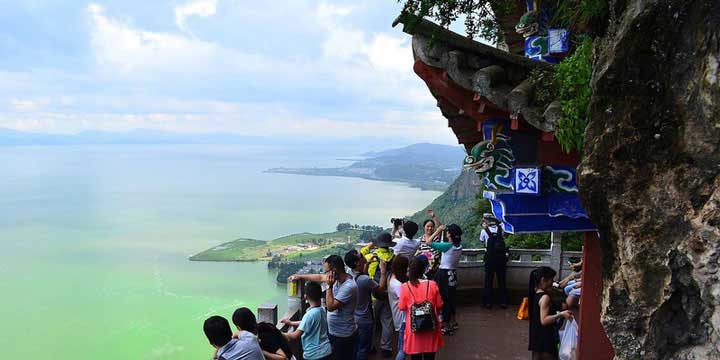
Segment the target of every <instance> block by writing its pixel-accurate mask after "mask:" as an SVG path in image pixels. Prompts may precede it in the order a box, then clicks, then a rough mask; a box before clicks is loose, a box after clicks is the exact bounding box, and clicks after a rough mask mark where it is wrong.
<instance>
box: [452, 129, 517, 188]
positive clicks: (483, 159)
mask: <svg viewBox="0 0 720 360" xmlns="http://www.w3.org/2000/svg"><path fill="white" fill-rule="evenodd" d="M502 129H503V126H502V125H497V126H495V127H493V129H492V135H491V137H490V139H488V140H484V141H481V142H479V143H477V144H476V145H475V146H473V148H472V149H471V150H470V155H468V156H467V157H466V158H465V164H464V167H465V168H466V169H472V170H474V171H475V172H476V173H478V174H490V173H498V174H500V175H503V174H504V175H505V176H507V175H509V174H510V169H511V168H512V166H513V161H515V157H514V156H513V153H512V150H510V145H509V144H508V140H509V139H508V137H507V136H506V135H504V134H502V133H501V131H502Z"/></svg>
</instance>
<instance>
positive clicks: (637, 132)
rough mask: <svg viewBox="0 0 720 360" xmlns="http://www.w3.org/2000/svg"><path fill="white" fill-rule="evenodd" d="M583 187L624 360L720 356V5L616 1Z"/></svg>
mask: <svg viewBox="0 0 720 360" xmlns="http://www.w3.org/2000/svg"><path fill="white" fill-rule="evenodd" d="M610 7H611V14H610V18H611V19H610V26H609V29H608V32H607V33H606V34H605V36H604V37H603V38H601V39H599V40H597V41H596V44H595V54H596V56H597V58H596V64H595V74H594V76H593V83H592V86H593V93H594V95H593V100H592V103H591V109H590V112H591V115H590V119H589V120H590V122H589V125H588V128H587V130H586V134H585V147H584V153H585V156H584V160H583V162H582V164H581V167H580V171H579V173H580V186H581V189H582V191H581V193H582V196H583V202H584V204H585V208H586V209H587V210H588V212H589V213H590V215H591V218H592V219H593V220H594V221H595V222H596V223H597V224H598V226H599V228H600V235H601V238H602V240H601V241H602V244H603V248H604V251H605V256H604V263H605V279H604V291H603V299H602V307H603V312H602V317H603V324H604V326H605V328H606V330H607V332H608V335H609V337H610V340H611V341H612V343H613V345H614V347H615V349H616V353H617V355H616V356H617V358H618V359H720V272H718V270H719V269H720V229H719V227H720V176H719V174H720V145H719V143H720V72H719V70H718V69H719V68H718V66H719V64H720V1H716V0H705V1H690V0H675V1H650V0H615V1H610Z"/></svg>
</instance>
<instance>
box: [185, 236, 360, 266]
mask: <svg viewBox="0 0 720 360" xmlns="http://www.w3.org/2000/svg"><path fill="white" fill-rule="evenodd" d="M362 233H363V231H362V230H355V229H352V230H343V231H336V232H332V233H324V234H312V233H300V234H293V235H288V236H283V237H280V238H277V239H274V240H270V241H264V240H255V239H237V240H234V241H230V242H226V243H223V244H220V245H218V246H215V247H213V248H210V249H207V250H205V251H203V252H200V253H198V254H195V255H193V256H191V257H190V260H193V261H257V260H271V259H272V256H273V255H281V256H284V257H287V258H288V259H290V260H302V259H310V258H320V257H322V256H324V255H328V254H334V253H336V252H337V251H338V249H339V248H340V247H342V248H345V247H346V246H347V245H348V244H355V243H357V242H359V241H360V235H362ZM298 245H300V246H304V247H299V246H298Z"/></svg>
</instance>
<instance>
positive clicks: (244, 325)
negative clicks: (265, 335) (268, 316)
mask: <svg viewBox="0 0 720 360" xmlns="http://www.w3.org/2000/svg"><path fill="white" fill-rule="evenodd" d="M232 322H233V324H235V327H236V328H237V331H236V332H235V334H233V338H234V339H237V341H238V346H239V347H240V348H243V349H245V352H246V354H245V355H244V356H247V357H240V358H239V359H243V360H245V359H253V360H255V359H257V360H261V359H262V360H264V359H265V352H264V351H263V350H262V347H261V346H260V344H259V342H258V338H257V320H255V314H253V312H252V311H251V310H250V309H248V308H246V307H242V308H238V309H237V310H235V312H234V313H233V315H232Z"/></svg>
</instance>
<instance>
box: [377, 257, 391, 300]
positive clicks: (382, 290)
mask: <svg viewBox="0 0 720 360" xmlns="http://www.w3.org/2000/svg"><path fill="white" fill-rule="evenodd" d="M378 268H379V269H380V284H378V287H376V288H375V296H382V295H385V294H386V293H387V278H388V277H387V263H386V262H385V261H382V260H381V261H380V264H378Z"/></svg>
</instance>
